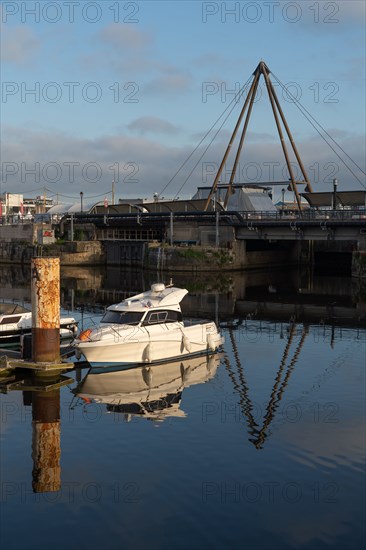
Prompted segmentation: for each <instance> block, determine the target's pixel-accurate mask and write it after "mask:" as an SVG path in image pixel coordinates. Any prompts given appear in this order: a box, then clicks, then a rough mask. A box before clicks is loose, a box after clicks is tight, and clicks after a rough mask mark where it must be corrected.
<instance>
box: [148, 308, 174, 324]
mask: <svg viewBox="0 0 366 550" xmlns="http://www.w3.org/2000/svg"><path fill="white" fill-rule="evenodd" d="M182 320H183V318H182V314H181V312H180V311H171V310H164V311H163V310H161V311H151V312H150V313H148V314H147V316H146V319H145V320H144V323H143V324H144V325H145V326H146V325H157V324H159V323H176V322H177V321H182Z"/></svg>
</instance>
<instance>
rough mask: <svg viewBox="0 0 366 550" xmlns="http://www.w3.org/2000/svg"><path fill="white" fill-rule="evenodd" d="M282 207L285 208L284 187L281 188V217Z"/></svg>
mask: <svg viewBox="0 0 366 550" xmlns="http://www.w3.org/2000/svg"><path fill="white" fill-rule="evenodd" d="M284 209H285V189H282V205H281V212H282V217H283V212H284Z"/></svg>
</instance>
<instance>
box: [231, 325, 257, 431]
mask: <svg viewBox="0 0 366 550" xmlns="http://www.w3.org/2000/svg"><path fill="white" fill-rule="evenodd" d="M229 334H230V340H231V345H232V348H233V353H234V357H235V361H236V366H237V368H238V374H239V379H240V384H238V382H237V380H236V378H235V374H234V373H233V371H232V370H231V367H230V363H229V361H228V359H227V357H226V356H225V366H226V369H227V371H228V373H229V376H230V378H231V380H232V382H233V385H234V389H235V390H236V391H237V392H238V394H239V396H240V404H241V406H242V411H243V413H244V415H245V417H246V418H247V420H248V424H249V426H250V428H251V429H252V431H251V432H250V433H251V435H255V434H258V429H257V426H258V424H257V422H256V420H255V418H254V416H253V412H252V411H253V404H252V402H251V399H250V397H249V387H248V385H247V383H246V381H245V378H244V373H243V368H242V365H241V362H240V358H239V353H238V349H237V347H236V342H235V340H234V336H233V331H232V330H230V329H229Z"/></svg>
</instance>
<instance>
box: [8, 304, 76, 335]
mask: <svg viewBox="0 0 366 550" xmlns="http://www.w3.org/2000/svg"><path fill="white" fill-rule="evenodd" d="M77 325H78V324H77V321H75V319H74V318H73V317H61V318H60V337H61V338H74V337H75V336H76V333H77ZM31 333H32V312H31V311H30V310H29V309H27V308H25V307H23V306H21V305H19V304H12V303H5V302H4V303H0V345H6V344H13V343H17V342H19V341H20V337H21V335H23V334H31Z"/></svg>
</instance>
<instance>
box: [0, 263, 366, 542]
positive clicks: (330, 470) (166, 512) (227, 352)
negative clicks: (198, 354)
mask: <svg viewBox="0 0 366 550" xmlns="http://www.w3.org/2000/svg"><path fill="white" fill-rule="evenodd" d="M27 281H29V273H28V271H27V269H25V270H23V271H22V270H21V269H15V268H13V267H2V268H0V282H1V285H0V286H1V289H2V290H1V293H2V294H1V299H2V300H16V301H18V302H20V303H26V302H27V300H28V299H29V285H28V283H27ZM158 281H165V282H168V281H166V277H165V275H162V274H146V273H142V272H139V271H126V270H125V271H120V270H117V269H114V270H109V271H108V272H105V271H104V270H102V269H95V270H93V269H90V270H88V269H77V268H73V269H72V270H62V272H61V303H62V307H63V311H64V312H67V313H70V314H72V315H74V316H75V317H76V318H77V319H78V321H79V328H81V329H85V328H87V327H90V326H94V325H95V324H97V323H98V321H99V320H100V318H101V316H102V314H103V311H104V307H105V306H106V305H109V304H111V303H113V302H117V301H120V300H122V299H123V298H124V297H126V296H128V295H132V294H135V293H137V292H139V291H142V290H145V289H147V288H149V285H150V284H151V283H152V282H158ZM174 283H175V285H176V286H185V287H186V288H188V289H189V291H190V294H189V295H188V296H187V297H186V298H185V299H184V300H183V302H182V310H183V313H186V314H187V315H188V316H189V317H193V316H195V317H202V318H211V319H213V320H215V321H216V322H217V323H218V324H219V325H220V327H221V331H222V333H223V335H224V337H225V343H224V345H223V348H222V351H221V352H220V353H219V354H217V355H215V356H212V357H211V358H209V359H206V358H200V359H194V360H186V361H184V362H178V363H167V364H165V365H153V366H151V367H148V366H147V367H137V368H134V369H129V370H121V371H118V370H113V371H110V370H106V371H105V372H97V373H95V372H93V371H90V370H89V369H88V368H85V364H81V365H80V367H78V368H76V369H75V370H73V371H70V372H67V373H65V377H66V378H63V379H62V380H60V379H58V380H46V381H43V382H42V383H40V382H39V381H38V382H37V384H36V383H35V381H34V379H31V377H30V375H27V376H25V377H23V378H22V376H21V375H17V379H16V380H12V381H11V380H10V381H8V383H7V381H6V380H5V379H3V381H2V382H1V384H2V386H1V387H2V390H1V391H2V393H1V395H0V401H1V418H0V420H1V442H0V461H1V464H0V466H1V470H0V471H1V523H0V528H1V529H0V533H1V535H0V537H1V538H0V542H1V546H2V548H4V549H6V550H11V549H14V550H23V549H24V550H25V549H26V550H33V549H34V550H41V549H48V548H52V549H53V550H58V549H60V550H61V549H62V550H64V549H68V548H70V549H74V548H75V549H76V548H78V549H83V548H88V549H90V550H94V549H95V550H97V549H100V548H104V549H106V550H112V549H119V548H124V549H144V548H151V549H169V550H171V549H174V550H175V549H177V550H178V549H185V548H192V549H196V548H199V549H200V548H202V549H203V548H212V549H222V548H249V549H269V550H270V549H290V548H291V549H294V548H295V549H309V548H311V549H332V550H333V549H361V548H364V547H365V524H364V517H365V512H366V510H365V494H366V480H365V470H364V459H365V364H366V310H365V303H366V298H365V295H364V294H363V293H362V288H361V289H360V287H359V286H358V283H357V282H356V283H355V282H354V281H353V282H352V280H351V278H350V277H349V276H348V274H345V275H344V276H340V275H339V274H338V275H337V276H330V275H329V274H326V275H324V274H323V275H314V273H298V272H286V273H283V272H273V273H267V272H253V273H250V274H232V275H230V274H229V275H225V277H212V279H210V277H208V276H207V275H205V276H204V277H203V278H200V277H199V276H189V275H184V276H183V275H179V274H177V275H174ZM68 360H69V361H73V360H75V358H74V357H72V356H71V357H70V358H69V359H68Z"/></svg>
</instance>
